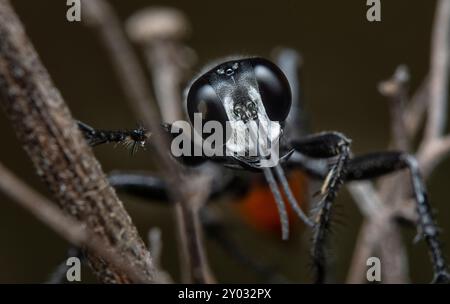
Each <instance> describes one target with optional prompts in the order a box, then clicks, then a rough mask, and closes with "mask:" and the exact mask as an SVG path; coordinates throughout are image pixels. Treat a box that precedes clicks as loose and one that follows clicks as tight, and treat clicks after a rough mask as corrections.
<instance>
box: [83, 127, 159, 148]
mask: <svg viewBox="0 0 450 304" xmlns="http://www.w3.org/2000/svg"><path fill="white" fill-rule="evenodd" d="M77 124H78V128H79V129H80V131H81V132H82V133H83V135H84V137H85V138H86V140H87V142H88V144H89V145H90V146H91V147H94V146H98V145H101V144H106V143H123V144H125V145H126V146H128V147H130V149H131V151H132V152H135V151H136V149H137V148H138V147H139V146H145V145H146V144H147V143H148V140H149V138H150V132H148V131H147V130H146V129H145V128H142V127H139V128H136V129H132V130H100V129H95V128H93V127H91V126H89V125H87V124H85V123H83V122H81V121H77Z"/></svg>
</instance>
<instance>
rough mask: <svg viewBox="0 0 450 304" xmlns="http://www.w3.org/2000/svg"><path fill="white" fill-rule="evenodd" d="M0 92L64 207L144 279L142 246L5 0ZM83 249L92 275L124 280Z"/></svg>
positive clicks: (148, 268) (147, 266)
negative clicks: (129, 262) (142, 274)
mask: <svg viewBox="0 0 450 304" xmlns="http://www.w3.org/2000/svg"><path fill="white" fill-rule="evenodd" d="M0 93H1V95H2V97H3V98H2V99H1V104H2V106H3V108H4V110H5V112H6V115H7V117H8V118H9V119H10V121H11V123H12V125H13V128H14V130H15V132H16V135H17V137H18V138H19V140H20V141H21V143H22V145H23V147H24V149H25V151H26V152H27V153H28V156H29V157H30V158H31V160H32V162H33V164H34V166H35V168H36V171H37V172H38V175H39V176H40V177H41V178H42V180H43V181H44V182H45V184H46V185H47V186H48V188H49V190H50V191H51V192H52V194H53V195H54V197H55V199H56V201H57V202H58V204H59V205H60V207H61V208H62V209H63V210H64V212H65V213H66V214H68V215H71V216H74V217H75V218H77V219H78V221H80V222H81V223H83V224H84V225H86V227H87V228H88V229H89V230H90V231H94V232H95V234H96V235H97V237H98V238H99V239H101V240H102V241H103V243H104V244H105V246H107V247H110V248H111V249H114V250H116V251H117V252H119V253H120V255H121V256H122V257H123V258H124V259H125V260H126V261H132V262H131V263H132V264H133V265H134V266H135V267H137V268H139V269H140V270H141V272H143V273H144V274H145V278H146V281H152V280H153V279H154V276H155V273H154V271H153V266H152V263H151V258H150V253H149V252H148V250H147V249H146V247H145V245H144V243H143V242H142V240H141V238H140V237H139V236H138V234H137V231H136V228H135V226H134V225H133V223H132V222H131V219H130V217H129V215H128V214H127V212H126V211H125V209H124V208H123V204H122V203H121V202H120V200H119V199H118V198H117V196H116V194H115V192H114V190H113V189H112V188H111V186H110V185H109V184H108V182H107V179H106V177H105V174H104V173H103V171H102V169H101V167H100V164H99V163H98V162H97V160H96V159H95V157H94V155H93V153H92V150H91V149H90V148H89V147H88V145H87V143H86V141H85V140H84V138H83V136H82V135H81V133H80V132H79V130H78V127H77V125H76V124H75V122H74V120H73V118H72V116H71V114H70V112H69V109H68V108H67V106H66V104H65V102H64V100H63V98H62V97H61V94H60V93H59V91H58V90H57V89H56V88H55V87H54V85H53V83H52V81H51V79H50V76H49V75H48V72H47V70H46V69H45V68H44V66H43V65H42V63H41V61H40V59H39V57H38V55H37V53H36V51H35V49H34V48H33V46H32V44H31V42H30V41H29V39H28V37H27V36H26V34H25V30H24V28H23V26H22V24H21V22H20V20H19V19H18V17H17V16H16V14H15V13H14V11H13V9H12V7H11V6H10V4H9V1H7V0H0ZM88 253H89V252H88ZM90 253H91V254H89V260H90V262H91V263H90V264H91V266H92V267H93V269H94V273H95V274H96V276H97V278H98V279H99V280H101V281H103V282H130V281H132V279H131V278H130V277H128V276H127V275H126V274H124V273H122V272H121V271H118V268H119V267H117V265H112V264H110V265H108V264H107V263H105V262H104V261H102V260H101V259H100V257H96V256H94V255H93V254H94V253H93V252H90Z"/></svg>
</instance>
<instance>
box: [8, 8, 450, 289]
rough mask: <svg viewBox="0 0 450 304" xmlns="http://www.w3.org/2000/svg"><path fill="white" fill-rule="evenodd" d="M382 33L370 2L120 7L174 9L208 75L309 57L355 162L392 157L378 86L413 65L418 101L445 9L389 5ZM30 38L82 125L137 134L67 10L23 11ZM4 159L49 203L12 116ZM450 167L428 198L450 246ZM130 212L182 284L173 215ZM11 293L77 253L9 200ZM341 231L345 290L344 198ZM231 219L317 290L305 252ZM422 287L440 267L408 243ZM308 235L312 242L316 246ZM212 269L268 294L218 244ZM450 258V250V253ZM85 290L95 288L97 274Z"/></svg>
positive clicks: (259, 253) (315, 119)
mask: <svg viewBox="0 0 450 304" xmlns="http://www.w3.org/2000/svg"><path fill="white" fill-rule="evenodd" d="M381 2H382V22H378V23H377V22H376V23H369V22H367V20H366V10H367V7H366V1H365V0H351V1H299V0H291V1H282V0H279V1H265V2H263V1H235V0H228V1H179V0H178V1H177V0H172V1H149V0H127V1H123V0H122V1H119V0H115V1H113V0H111V3H112V4H113V6H114V7H115V8H116V9H117V11H118V13H119V14H120V17H121V18H122V19H123V20H126V18H127V17H128V16H130V15H131V14H133V13H134V12H136V11H137V10H139V9H141V8H144V7H147V6H150V5H164V6H172V7H176V8H178V9H180V10H181V11H183V12H184V13H185V14H186V15H187V16H188V18H189V20H190V21H191V23H192V28H193V34H192V37H191V39H190V40H189V41H188V43H189V45H190V46H192V48H193V49H195V51H196V52H197V54H198V58H199V62H198V65H197V70H199V69H200V68H201V66H202V65H203V64H205V63H207V62H208V61H210V60H213V59H216V58H219V57H223V56H227V55H230V54H256V55H261V56H265V57H269V56H270V54H271V51H272V50H273V49H274V48H275V47H277V46H289V47H292V48H295V49H296V50H298V51H300V52H301V54H302V56H303V59H304V68H303V75H302V77H303V81H304V83H303V87H304V93H305V99H306V103H307V105H306V106H307V109H308V112H309V115H310V120H311V122H312V129H313V131H322V130H339V131H341V132H344V133H345V134H347V135H348V136H349V137H351V138H352V139H353V149H354V151H355V153H364V152H369V151H374V150H381V149H384V148H385V147H386V146H387V142H388V135H389V130H390V129H389V120H388V117H389V115H388V114H389V112H388V104H387V101H386V100H385V99H384V98H383V97H382V96H380V95H379V93H378V92H377V89H376V85H377V83H378V82H379V81H380V80H383V79H386V78H388V77H389V76H390V75H391V74H392V72H393V71H394V69H395V68H396V66H397V65H399V64H407V65H408V67H409V68H410V72H411V89H412V90H414V89H415V88H416V87H417V86H418V85H419V84H420V83H421V81H422V80H423V78H424V77H425V75H426V73H427V70H428V62H429V45H430V31H431V25H432V19H433V15H434V6H435V1H429V0H422V1H407V0H397V1H386V0H384V1H383V0H382V1H381ZM12 3H13V5H14V7H15V8H16V10H17V12H18V14H19V15H20V17H21V19H22V20H23V22H24V23H25V26H26V29H27V32H28V34H29V36H30V37H31V39H32V41H33V42H34V45H35V47H36V49H37V51H38V52H39V54H40V56H41V58H42V60H43V62H44V64H45V66H46V67H47V69H48V70H49V72H50V74H51V76H52V78H53V80H54V82H55V83H56V85H57V87H58V88H59V89H60V91H61V92H62V95H63V96H64V98H65V100H66V101H67V103H68V104H69V106H70V108H71V110H72V113H73V115H74V116H75V117H77V118H78V119H80V120H83V121H85V122H87V123H89V124H92V125H95V126H97V127H101V128H123V127H133V126H134V125H135V123H136V120H135V119H134V117H133V115H132V113H131V111H130V108H129V106H128V104H127V102H126V101H125V97H124V95H123V93H122V91H121V89H120V86H119V84H118V81H117V78H116V77H115V74H114V71H113V69H112V67H111V64H110V62H109V59H108V56H106V52H105V50H104V49H103V46H102V45H101V43H100V42H99V41H98V39H97V36H96V34H95V33H94V32H92V31H91V30H90V29H88V28H86V27H85V26H84V25H83V24H82V23H76V22H75V23H69V22H67V21H66V19H65V18H66V9H67V6H66V1H63V0H40V1H29V0H15V1H14V0H13V1H12ZM0 130H1V131H0V134H1V136H2V141H1V142H2V144H1V145H2V149H1V150H0V159H1V161H2V162H3V163H4V164H6V165H7V166H8V167H9V168H10V169H12V170H13V171H14V172H15V173H17V174H18V175H19V176H20V177H22V178H23V179H24V180H25V181H26V182H28V183H30V184H31V185H32V186H34V187H36V188H37V189H39V190H40V191H41V192H42V193H44V194H48V193H47V192H46V189H45V188H44V187H43V185H42V184H41V182H40V181H39V179H38V178H37V176H36V175H35V173H34V171H33V168H32V165H31V162H30V161H29V159H28V158H27V156H26V155H25V153H24V152H23V151H22V149H21V147H20V145H19V143H18V141H17V140H16V138H15V136H14V133H13V131H12V129H11V127H10V125H9V123H8V121H7V120H6V118H5V116H4V115H1V116H0ZM96 155H97V156H98V158H99V160H100V161H101V163H102V164H103V168H104V169H105V171H106V172H109V171H111V170H113V169H148V170H151V169H152V162H151V155H149V153H148V152H143V151H140V152H138V153H137V155H135V156H133V157H130V155H129V153H128V151H126V150H125V149H122V148H116V149H113V148H112V147H111V146H105V147H99V148H98V149H96ZM449 169H450V161H446V162H444V163H443V164H442V165H441V166H440V167H439V168H438V169H437V170H435V172H434V174H433V175H432V176H431V178H430V180H429V182H428V187H429V192H430V198H431V201H432V203H433V206H434V207H435V208H436V209H437V210H438V211H439V212H438V213H437V217H438V221H439V223H440V225H441V227H442V228H443V238H444V239H445V240H446V243H450V242H449V240H450V233H449V231H450V222H449V221H448V216H449V215H450V207H449V204H448V197H449V195H450V193H449V189H448V188H446V187H447V181H448V180H447V179H448V178H449V177H450V173H449ZM123 200H124V202H125V205H126V208H127V209H128V211H129V212H130V214H131V216H132V218H133V220H134V221H135V223H136V224H137V226H138V228H139V230H140V232H141V233H142V235H143V237H144V238H145V236H146V234H147V231H148V229H149V228H150V227H155V226H157V227H160V228H161V229H162V232H163V242H164V251H163V266H164V268H165V269H166V270H168V271H169V272H170V273H171V274H173V275H174V277H175V278H176V279H177V278H178V275H179V274H178V261H177V259H178V253H177V247H176V243H175V235H174V231H175V224H174V222H173V214H172V211H171V209H170V208H168V207H165V206H162V205H149V204H145V203H143V202H142V201H138V200H136V199H133V198H131V197H123ZM0 201H1V203H0V242H1V244H2V246H0V247H1V249H0V282H4V283H16V282H17V283H21V282H43V281H45V280H46V279H47V277H48V275H49V274H50V272H51V271H52V269H53V268H54V267H55V266H56V265H57V264H58V263H59V262H61V261H62V260H63V258H64V257H65V252H66V249H67V246H68V244H67V243H66V242H65V241H64V240H62V239H60V238H59V237H58V236H57V235H56V234H55V233H53V232H52V231H51V230H49V229H48V228H47V227H45V226H44V225H42V224H41V223H39V222H38V221H36V220H35V219H34V218H33V217H32V216H30V214H28V213H27V212H26V211H24V210H22V209H21V208H19V207H18V206H17V205H16V204H15V203H14V202H12V201H10V200H9V199H8V198H6V197H5V196H3V195H2V194H0ZM338 203H339V205H340V206H341V207H340V212H339V213H340V218H339V222H340V223H339V224H337V225H335V227H336V228H335V232H334V233H333V236H332V239H333V240H332V251H331V253H332V256H333V258H334V260H335V263H336V267H337V273H336V280H337V281H339V282H342V281H344V279H345V276H346V272H347V269H348V265H349V262H350V258H351V255H352V252H353V246H354V244H355V238H356V235H357V232H358V227H359V225H360V224H361V216H360V215H359V212H358V210H357V208H356V207H355V205H354V203H353V202H352V201H351V200H350V199H349V195H348V194H347V193H346V191H345V190H344V191H343V192H342V194H341V195H340V196H339V198H338ZM219 208H220V209H221V210H222V211H223V212H224V214H226V217H227V219H228V222H229V226H230V233H232V234H233V235H235V236H236V237H237V239H238V240H239V242H240V244H242V246H243V247H244V248H245V250H247V251H248V252H249V254H250V255H251V256H253V257H254V258H255V259H256V260H258V261H262V262H267V263H268V264H271V265H275V267H277V269H279V271H280V273H282V274H283V275H284V276H285V277H286V278H288V279H289V280H292V281H296V282H308V281H309V278H310V274H311V273H310V269H309V267H308V258H307V248H305V247H304V246H301V245H300V243H301V242H300V240H299V239H298V238H297V239H295V238H294V239H293V240H291V241H290V242H288V243H282V242H281V241H279V238H278V236H271V235H263V234H262V233H260V232H256V231H254V230H252V229H251V228H249V227H248V226H246V225H245V224H243V223H242V222H241V221H240V219H239V218H238V217H237V216H236V215H235V213H234V212H233V211H232V210H230V208H229V204H226V203H223V204H221V205H220V206H219ZM405 236H406V238H405V244H406V245H407V248H408V250H409V253H410V265H411V267H410V268H411V276H412V278H413V281H414V282H422V283H425V282H428V281H429V280H430V278H431V267H430V265H429V259H428V256H427V252H426V250H425V247H424V246H423V244H419V245H413V244H412V236H413V232H412V231H409V232H406V234H405ZM307 237H308V236H307V235H305V236H303V238H307ZM207 247H208V248H207V249H208V257H209V260H210V264H211V267H212V269H213V271H214V273H215V274H216V276H217V278H218V280H219V281H221V282H258V281H259V280H260V279H259V278H258V277H256V276H255V275H254V274H253V273H252V272H251V271H248V270H246V269H244V268H242V267H241V266H239V265H238V264H237V263H236V262H235V261H233V260H232V259H230V258H229V257H228V256H227V255H226V254H224V253H223V252H222V251H221V250H220V248H219V247H217V245H216V244H214V243H212V242H210V241H208V243H207ZM446 253H447V255H450V254H449V253H450V247H448V246H447V247H446ZM82 276H83V278H85V281H91V280H92V279H91V278H90V276H89V275H88V270H86V271H85V272H83V273H82Z"/></svg>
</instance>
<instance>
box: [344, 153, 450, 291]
mask: <svg viewBox="0 0 450 304" xmlns="http://www.w3.org/2000/svg"><path fill="white" fill-rule="evenodd" d="M403 169H408V170H409V173H410V178H411V184H412V190H413V194H414V199H415V202H416V209H417V214H418V216H419V220H418V223H417V227H418V233H419V235H420V236H421V237H423V238H424V239H425V241H426V243H427V246H428V249H429V252H430V256H431V262H432V264H433V269H434V278H433V282H434V283H446V282H449V281H450V275H449V273H448V268H447V264H446V261H445V258H444V254H443V252H442V245H441V242H440V241H439V229H438V227H437V225H436V223H435V221H434V219H433V214H432V210H431V206H430V203H429V202H428V198H427V193H426V189H425V183H424V181H423V179H422V177H421V175H420V172H419V168H418V165H417V161H416V159H415V158H414V157H413V156H411V155H409V154H406V153H402V152H379V153H372V154H368V155H363V156H359V157H355V158H353V159H351V160H350V161H349V162H348V165H347V168H346V171H347V172H346V177H345V179H346V181H352V180H364V179H372V178H376V177H379V176H382V175H385V174H389V173H392V172H396V171H399V170H403Z"/></svg>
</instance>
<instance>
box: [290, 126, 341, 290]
mask: <svg viewBox="0 0 450 304" xmlns="http://www.w3.org/2000/svg"><path fill="white" fill-rule="evenodd" d="M292 146H293V147H294V149H295V150H296V151H298V152H300V153H302V154H304V155H307V156H309V157H312V158H331V157H337V159H336V161H335V163H334V164H333V165H332V167H331V169H330V171H329V172H328V174H327V176H326V178H325V181H324V183H323V186H322V189H321V194H322V198H321V200H320V202H319V203H318V204H317V207H316V208H315V209H316V213H315V214H314V215H313V216H314V222H315V224H314V230H313V236H312V250H311V255H312V260H313V267H314V270H315V276H316V277H315V281H316V282H317V283H323V282H324V281H325V279H326V267H327V261H326V253H325V245H326V240H327V239H326V238H327V232H328V230H329V227H330V222H331V216H332V207H333V202H334V200H335V198H336V196H337V193H338V191H339V189H340V187H341V185H342V183H343V179H344V176H345V173H344V169H345V166H346V163H347V161H348V159H349V155H350V140H349V139H347V138H346V137H345V136H344V135H343V134H340V133H337V132H325V133H320V134H317V135H312V136H308V137H305V138H303V139H301V140H297V141H294V142H292Z"/></svg>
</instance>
